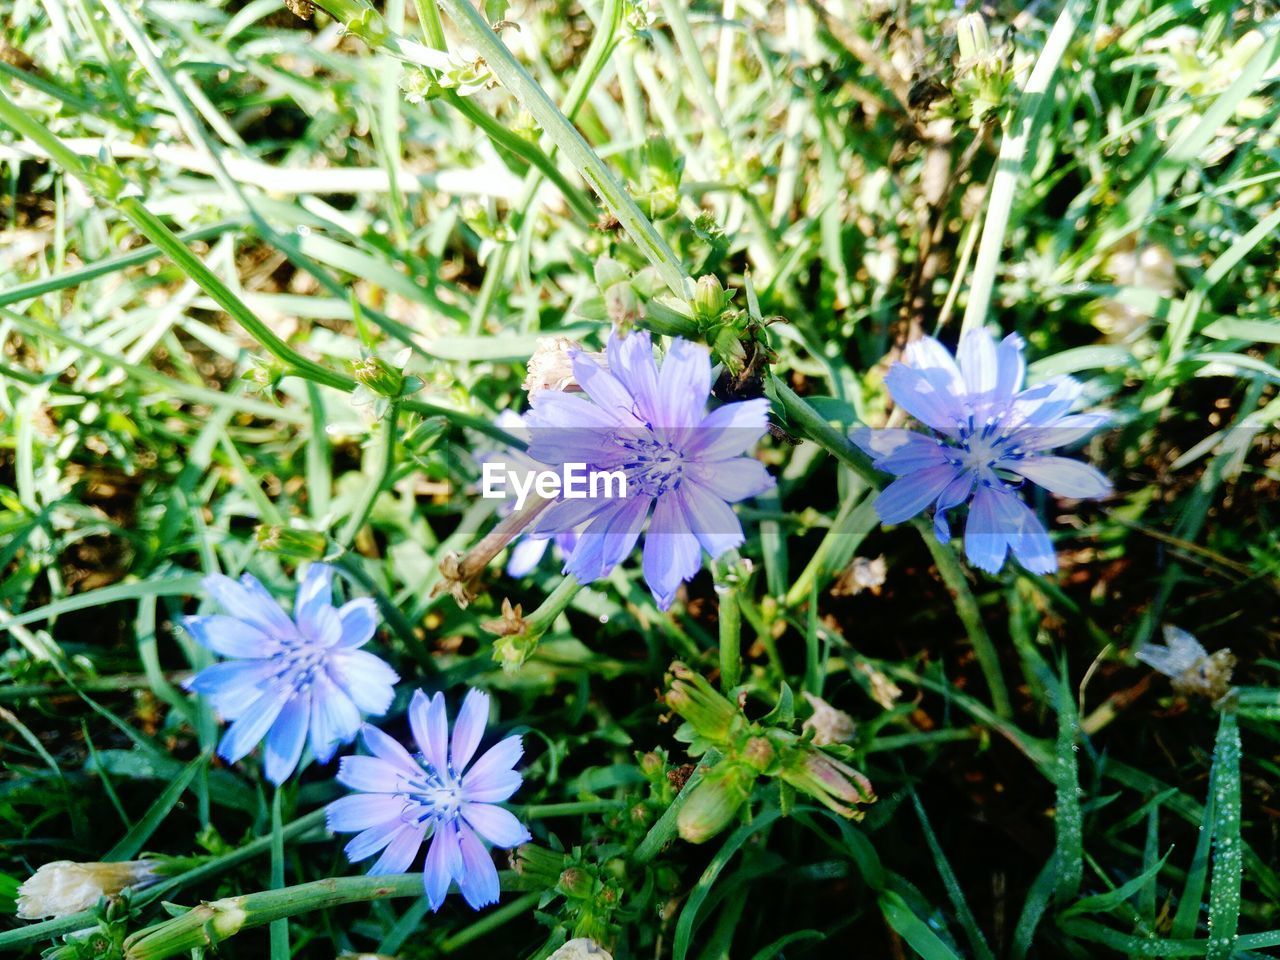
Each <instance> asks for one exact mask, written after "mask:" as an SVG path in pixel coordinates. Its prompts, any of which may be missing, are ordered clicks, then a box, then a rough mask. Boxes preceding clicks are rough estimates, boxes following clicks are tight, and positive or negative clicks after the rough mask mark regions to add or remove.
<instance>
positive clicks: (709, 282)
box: [693, 273, 729, 320]
mask: <svg viewBox="0 0 1280 960" xmlns="http://www.w3.org/2000/svg"><path fill="white" fill-rule="evenodd" d="M728 302H729V298H728V297H726V296H725V292H724V287H723V286H721V285H720V278H719V277H717V276H715V275H714V274H710V273H708V274H704V275H703V276H701V277H699V278H698V282H697V284H696V286H695V287H694V289H693V312H694V313H696V314H697V315H698V316H699V317H702V318H703V319H704V320H714V319H715V318H716V317H718V316H720V314H721V313H723V312H724V308H725V306H726V304H727V303H728Z"/></svg>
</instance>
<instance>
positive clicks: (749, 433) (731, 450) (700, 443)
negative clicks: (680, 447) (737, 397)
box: [685, 397, 769, 460]
mask: <svg viewBox="0 0 1280 960" xmlns="http://www.w3.org/2000/svg"><path fill="white" fill-rule="evenodd" d="M768 429H769V401H768V400H766V399H765V398H763V397H761V398H759V399H757V400H742V401H738V402H736V403H726V404H724V405H723V406H719V407H717V408H716V409H714V410H712V411H711V412H710V413H709V414H707V415H706V416H705V417H703V418H702V422H701V423H699V424H698V429H697V430H696V432H694V434H693V436H691V437H690V438H689V442H688V444H687V445H686V446H685V453H686V455H687V456H688V457H689V459H690V460H728V459H730V458H731V457H737V456H740V455H741V454H744V453H746V452H747V451H748V450H750V449H751V448H752V447H753V446H755V445H756V442H757V441H758V440H759V439H760V438H761V437H762V436H764V434H765V431H767V430H768Z"/></svg>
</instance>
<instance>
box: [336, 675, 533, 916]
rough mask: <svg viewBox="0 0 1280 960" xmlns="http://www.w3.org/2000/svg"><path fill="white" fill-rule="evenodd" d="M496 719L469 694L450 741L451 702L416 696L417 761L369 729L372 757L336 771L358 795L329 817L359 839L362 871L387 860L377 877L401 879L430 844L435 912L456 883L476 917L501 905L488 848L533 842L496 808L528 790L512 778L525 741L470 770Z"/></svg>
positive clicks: (427, 879) (351, 849)
mask: <svg viewBox="0 0 1280 960" xmlns="http://www.w3.org/2000/svg"><path fill="white" fill-rule="evenodd" d="M488 719H489V695H488V694H486V693H482V692H481V691H479V690H470V691H468V693H467V696H466V699H465V700H463V701H462V709H461V710H460V711H459V712H458V720H457V722H456V723H455V724H454V725H453V736H452V738H450V736H449V720H448V717H447V716H446V715H445V707H444V694H442V693H437V694H436V695H435V696H434V697H432V698H431V699H430V700H428V699H427V695H426V694H425V693H423V692H422V691H421V690H416V691H414V694H413V702H412V703H411V704H410V706H409V725H410V726H411V727H412V729H413V739H414V740H415V741H417V747H418V752H417V753H416V754H412V755H411V754H410V753H409V751H407V750H406V749H405V748H404V747H402V746H400V744H398V743H397V742H396V741H395V740H393V739H392V738H391V737H389V736H387V735H386V734H385V733H383V732H382V731H381V730H379V729H377V728H376V727H372V726H369V725H367V724H366V725H365V726H364V727H363V728H362V729H361V731H360V738H361V740H362V741H363V742H364V745H365V747H366V748H367V749H368V750H369V752H370V753H371V754H373V755H372V756H368V757H362V756H351V757H343V758H342V762H341V764H340V765H339V767H338V782H339V783H342V784H345V785H346V786H348V787H350V788H351V789H352V790H355V791H357V792H356V793H352V794H350V795H349V796H345V797H342V798H340V799H338V800H335V801H333V803H331V804H329V806H328V808H327V809H326V812H325V817H326V820H327V821H328V824H329V829H330V830H333V831H335V832H337V833H355V834H356V836H355V837H353V838H352V840H351V841H350V842H349V843H348V844H347V847H346V851H347V857H348V858H349V859H350V860H351V862H352V863H355V862H357V861H359V860H365V859H367V858H369V857H371V856H373V855H374V854H375V853H377V852H378V851H382V856H380V857H378V859H377V861H376V862H375V863H374V865H373V866H372V867H370V869H369V872H370V873H371V874H382V873H403V872H404V871H405V870H407V869H408V868H409V865H410V864H411V863H413V860H414V857H416V856H417V854H418V849H419V848H420V847H421V846H422V844H423V843H424V842H425V841H426V840H430V841H431V846H430V848H429V849H428V850H427V861H426V866H425V867H424V868H423V872H422V879H423V883H424V885H425V887H426V892H427V900H428V902H429V903H430V904H431V909H432V910H439V909H440V905H441V904H442V903H444V897H445V894H446V893H448V891H449V884H450V883H451V882H452V881H454V880H456V881H457V882H458V888H459V889H460V890H461V891H462V895H463V897H465V898H466V901H467V903H469V904H470V905H471V907H472V908H473V909H476V910H478V909H480V908H481V907H483V906H486V905H487V904H490V903H496V902H497V900H498V871H497V869H496V868H495V867H494V865H493V859H492V857H490V855H489V852H488V851H487V850H486V849H485V847H484V844H483V843H482V842H481V841H482V840H485V841H488V842H489V843H491V844H492V845H493V846H495V847H501V848H502V849H510V848H511V847H515V846H518V845H519V844H522V843H524V842H525V841H527V840H528V839H529V831H528V830H526V829H525V828H524V825H523V824H522V823H521V822H520V821H519V820H517V819H516V818H515V816H514V815H513V814H511V813H510V812H509V811H507V810H504V809H503V808H502V807H499V806H496V804H499V803H501V802H502V801H504V800H506V799H507V798H508V797H510V796H511V795H512V794H513V793H515V792H516V789H517V788H518V787H519V786H520V783H521V780H522V778H521V776H520V774H519V773H517V772H516V771H515V770H513V769H512V767H514V766H515V764H516V762H517V761H518V760H519V759H520V757H521V755H522V754H523V753H524V747H523V745H522V744H521V742H520V738H519V737H507V738H506V739H505V740H503V741H501V742H500V743H498V744H497V745H496V746H493V747H490V748H489V749H488V750H487V751H485V752H484V753H483V754H481V755H480V758H479V759H477V760H476V761H475V762H474V763H472V762H471V758H472V757H474V756H475V752H476V747H477V746H479V745H480V738H481V737H483V736H484V728H485V725H486V723H487V722H488Z"/></svg>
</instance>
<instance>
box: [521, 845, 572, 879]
mask: <svg viewBox="0 0 1280 960" xmlns="http://www.w3.org/2000/svg"><path fill="white" fill-rule="evenodd" d="M564 868H565V867H564V854H563V853H556V851H554V850H548V849H547V848H546V847H540V846H538V845H537V844H536V843H523V844H521V845H520V846H518V847H516V848H515V849H514V850H512V851H511V869H512V870H514V871H515V872H516V873H518V874H520V876H522V877H535V878H538V879H539V880H541V881H542V882H543V883H544V884H545V885H546V886H548V887H549V886H552V885H553V884H555V883H558V882H559V880H558V878H559V877H560V875H561V873H563V872H564Z"/></svg>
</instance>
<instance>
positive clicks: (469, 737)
mask: <svg viewBox="0 0 1280 960" xmlns="http://www.w3.org/2000/svg"><path fill="white" fill-rule="evenodd" d="M488 723H489V695H488V694H487V693H485V692H484V691H483V690H475V689H472V690H468V691H467V695H466V697H464V698H463V700H462V709H460V710H459V711H458V716H457V717H456V718H455V719H454V721H453V736H452V737H451V738H450V740H449V760H450V761H451V762H452V763H453V769H454V771H455V772H456V773H461V772H462V771H464V770H466V769H467V764H469V763H470V762H471V758H472V757H474V756H475V754H476V747H478V746H480V738H481V737H483V736H484V728H485V727H486V726H488Z"/></svg>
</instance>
